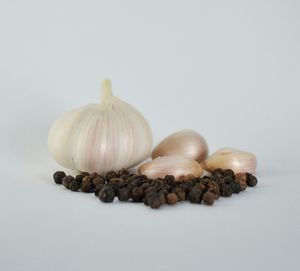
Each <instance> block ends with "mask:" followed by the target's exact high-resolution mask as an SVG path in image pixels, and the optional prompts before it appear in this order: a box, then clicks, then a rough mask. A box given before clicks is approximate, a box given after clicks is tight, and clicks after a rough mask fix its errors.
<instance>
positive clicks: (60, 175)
mask: <svg viewBox="0 0 300 271" xmlns="http://www.w3.org/2000/svg"><path fill="white" fill-rule="evenodd" d="M64 177H66V173H64V172H63V171H56V172H55V173H54V174H53V179H54V181H55V183H56V184H62V179H63V178H64Z"/></svg>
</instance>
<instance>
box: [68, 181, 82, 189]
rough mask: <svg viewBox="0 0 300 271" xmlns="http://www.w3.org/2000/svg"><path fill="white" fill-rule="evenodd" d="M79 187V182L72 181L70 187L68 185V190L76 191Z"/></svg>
mask: <svg viewBox="0 0 300 271" xmlns="http://www.w3.org/2000/svg"><path fill="white" fill-rule="evenodd" d="M80 187H81V182H80V181H79V180H76V179H74V180H73V181H71V182H70V185H69V189H70V190H71V191H74V192H75V191H78V190H79V189H80Z"/></svg>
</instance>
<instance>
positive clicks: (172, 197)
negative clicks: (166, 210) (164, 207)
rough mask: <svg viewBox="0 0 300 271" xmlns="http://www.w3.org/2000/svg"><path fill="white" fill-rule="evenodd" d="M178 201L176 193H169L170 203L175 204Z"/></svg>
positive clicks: (168, 200)
mask: <svg viewBox="0 0 300 271" xmlns="http://www.w3.org/2000/svg"><path fill="white" fill-rule="evenodd" d="M177 202H178V196H177V194H176V193H169V194H168V195H167V203H168V204H170V205H174V204H176V203H177Z"/></svg>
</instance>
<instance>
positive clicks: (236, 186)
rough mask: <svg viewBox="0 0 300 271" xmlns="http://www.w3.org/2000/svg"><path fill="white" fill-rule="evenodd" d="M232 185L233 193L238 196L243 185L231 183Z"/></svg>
mask: <svg viewBox="0 0 300 271" xmlns="http://www.w3.org/2000/svg"><path fill="white" fill-rule="evenodd" d="M230 185H231V189H232V191H233V193H235V194H238V193H240V192H241V191H242V189H241V185H240V183H239V182H236V181H232V182H231V183H230Z"/></svg>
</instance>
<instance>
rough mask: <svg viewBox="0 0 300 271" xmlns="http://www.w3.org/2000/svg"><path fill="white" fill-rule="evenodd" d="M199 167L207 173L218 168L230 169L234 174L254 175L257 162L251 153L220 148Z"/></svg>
mask: <svg viewBox="0 0 300 271" xmlns="http://www.w3.org/2000/svg"><path fill="white" fill-rule="evenodd" d="M201 166H202V167H203V168H204V169H205V170H206V171H208V172H212V171H214V170H215V169H217V168H220V169H231V170H233V171H234V172H235V173H243V172H248V173H254V172H255V170H256V166H257V161H256V157H255V155H254V154H252V153H249V152H245V151H241V150H237V149H232V148H222V149H220V150H218V151H217V152H215V153H214V154H212V155H211V156H209V157H208V158H207V159H206V160H205V161H204V162H203V163H202V164H201Z"/></svg>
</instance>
